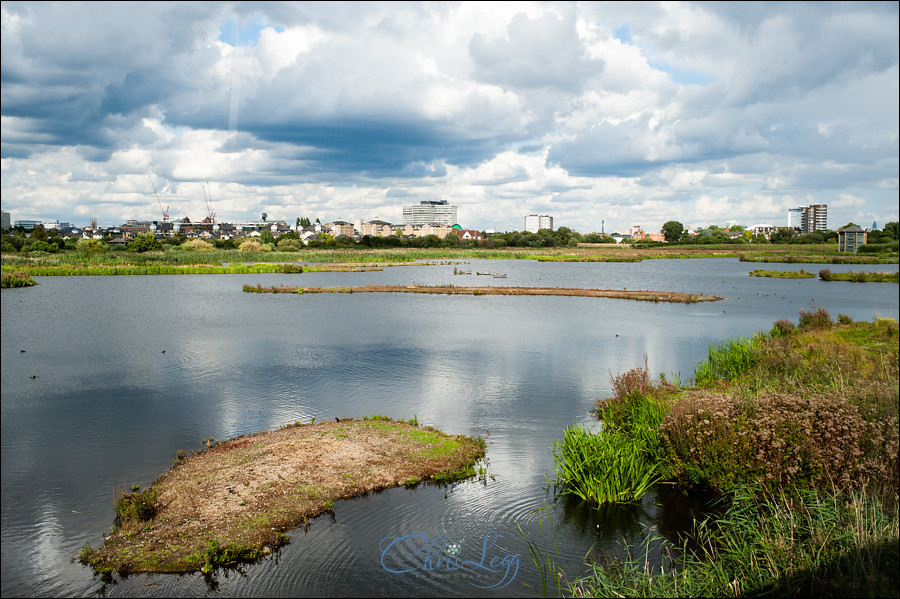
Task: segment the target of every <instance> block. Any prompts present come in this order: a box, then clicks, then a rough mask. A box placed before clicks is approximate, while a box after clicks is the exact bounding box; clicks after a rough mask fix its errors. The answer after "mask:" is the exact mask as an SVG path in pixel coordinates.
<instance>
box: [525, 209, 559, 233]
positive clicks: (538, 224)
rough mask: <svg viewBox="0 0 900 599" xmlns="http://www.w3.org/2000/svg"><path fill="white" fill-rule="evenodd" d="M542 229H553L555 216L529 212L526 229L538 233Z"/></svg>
mask: <svg viewBox="0 0 900 599" xmlns="http://www.w3.org/2000/svg"><path fill="white" fill-rule="evenodd" d="M541 229H550V230H551V231H552V230H553V217H552V216H547V215H546V214H529V215H528V216H526V217H525V230H526V231H528V232H529V233H537V232H538V231H540V230H541Z"/></svg>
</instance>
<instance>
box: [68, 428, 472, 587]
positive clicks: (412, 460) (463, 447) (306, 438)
mask: <svg viewBox="0 0 900 599" xmlns="http://www.w3.org/2000/svg"><path fill="white" fill-rule="evenodd" d="M207 444H208V446H209V449H207V450H206V451H204V452H202V453H197V454H194V455H192V456H187V455H185V454H184V453H183V452H179V454H178V457H177V458H176V459H175V463H174V465H173V466H172V468H171V469H170V470H169V471H168V472H166V473H165V474H163V475H162V476H160V478H159V479H157V480H156V481H155V482H154V483H153V484H152V485H150V487H149V488H147V489H144V490H140V489H139V488H138V487H137V485H135V486H134V487H132V489H131V491H130V492H123V493H121V494H119V496H118V497H117V499H116V506H115V509H116V521H115V530H114V532H113V533H112V534H110V535H109V536H108V537H106V542H105V543H104V545H103V546H102V547H101V548H99V549H93V548H91V547H88V546H85V547H84V548H83V549H82V551H81V554H80V558H79V559H80V561H81V563H82V564H84V565H86V566H90V567H91V568H93V570H94V571H95V572H96V573H98V574H101V575H110V574H112V573H113V572H118V573H119V574H122V575H125V574H129V573H138V572H146V573H150V572H156V573H164V572H175V573H187V572H196V571H202V572H210V571H212V570H213V569H215V568H216V567H219V566H231V565H236V564H237V563H239V562H252V561H256V560H258V559H260V558H262V557H263V556H264V555H266V554H268V553H271V551H272V548H274V547H277V546H280V545H282V544H285V543H287V542H288V540H289V539H288V537H287V536H286V535H285V531H287V530H290V529H291V528H295V527H297V526H298V525H300V524H302V523H303V522H308V520H309V519H310V518H312V517H314V516H317V515H319V514H322V513H323V512H326V511H329V510H331V509H332V508H333V506H334V502H335V501H336V500H338V499H343V498H349V497H355V496H358V495H363V494H365V493H367V492H369V491H376V490H379V489H384V488H387V487H393V486H399V485H407V486H414V485H416V484H418V482H419V481H427V480H430V481H435V482H452V481H455V480H461V479H464V478H469V477H471V476H475V475H476V468H475V464H476V463H477V462H478V460H479V459H481V458H482V457H484V453H485V444H484V441H483V440H482V439H480V438H479V439H474V438H471V437H467V436H462V435H460V436H452V435H448V434H445V433H442V432H440V431H438V430H435V429H433V428H431V427H420V426H418V425H417V422H416V420H415V419H414V420H411V421H409V422H404V421H402V420H392V419H390V418H388V417H387V416H372V417H369V418H366V419H363V420H354V419H349V418H348V419H343V418H342V419H340V420H337V419H336V421H328V422H321V423H311V424H299V423H295V424H293V425H288V426H285V427H282V428H281V429H279V430H277V431H268V432H263V433H258V434H255V435H247V436H243V437H237V438H234V439H229V440H228V441H225V442H222V443H219V444H214V443H213V442H212V440H210V441H209V442H208V443H207Z"/></svg>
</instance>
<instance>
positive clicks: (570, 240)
mask: <svg viewBox="0 0 900 599" xmlns="http://www.w3.org/2000/svg"><path fill="white" fill-rule="evenodd" d="M554 236H555V237H556V241H557V243H559V245H561V246H567V245H570V244H571V245H575V244H576V243H578V237H580V236H579V235H578V233H575V232H574V231H572V229H570V228H569V227H559V228H558V229H557V230H556V231H554Z"/></svg>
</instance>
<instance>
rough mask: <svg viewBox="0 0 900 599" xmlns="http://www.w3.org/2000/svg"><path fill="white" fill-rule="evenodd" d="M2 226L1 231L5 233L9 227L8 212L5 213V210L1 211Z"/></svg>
mask: <svg viewBox="0 0 900 599" xmlns="http://www.w3.org/2000/svg"><path fill="white" fill-rule="evenodd" d="M2 226H3V230H4V231H6V230H8V229H9V228H10V226H9V212H7V211H6V210H3V211H2Z"/></svg>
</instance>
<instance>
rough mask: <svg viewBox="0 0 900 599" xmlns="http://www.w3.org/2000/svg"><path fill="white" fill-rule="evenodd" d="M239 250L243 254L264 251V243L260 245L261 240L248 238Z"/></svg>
mask: <svg viewBox="0 0 900 599" xmlns="http://www.w3.org/2000/svg"><path fill="white" fill-rule="evenodd" d="M238 250H239V251H241V252H259V251H262V243H260V242H259V240H256V239H252V238H249V237H248V238H247V239H245V240H244V241H242V242H241V245H240V247H239V248H238Z"/></svg>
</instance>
